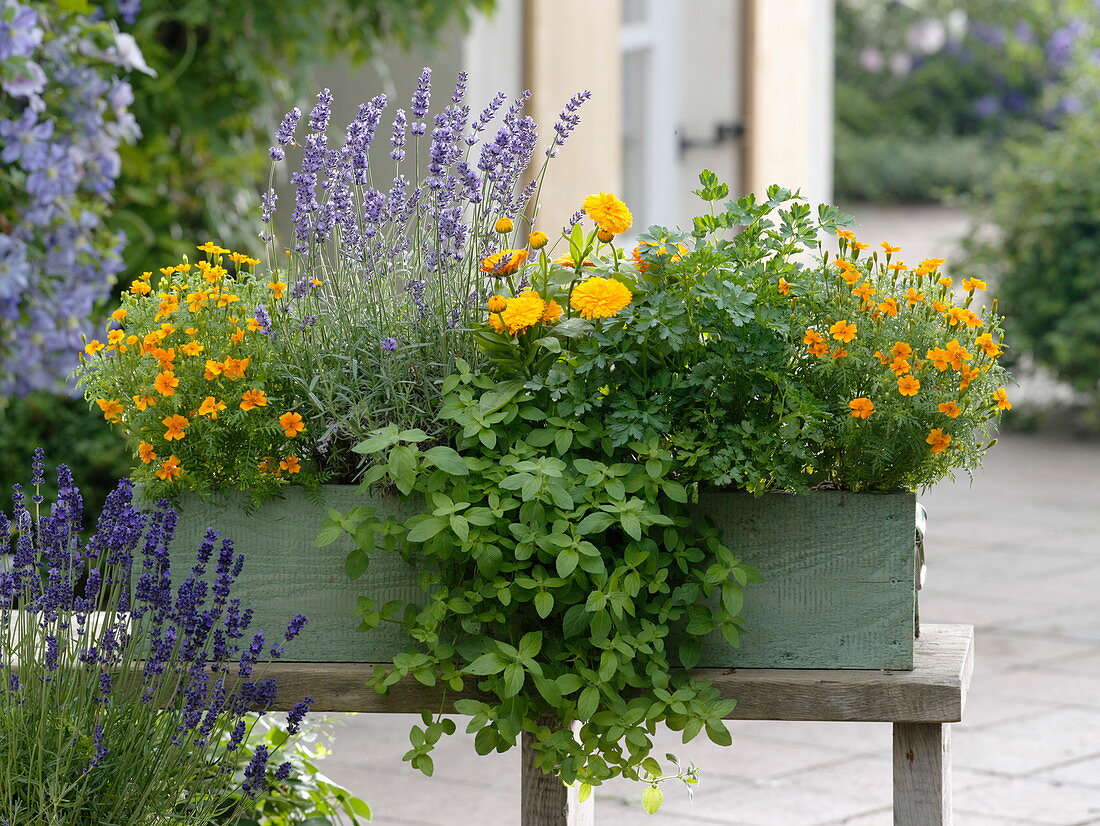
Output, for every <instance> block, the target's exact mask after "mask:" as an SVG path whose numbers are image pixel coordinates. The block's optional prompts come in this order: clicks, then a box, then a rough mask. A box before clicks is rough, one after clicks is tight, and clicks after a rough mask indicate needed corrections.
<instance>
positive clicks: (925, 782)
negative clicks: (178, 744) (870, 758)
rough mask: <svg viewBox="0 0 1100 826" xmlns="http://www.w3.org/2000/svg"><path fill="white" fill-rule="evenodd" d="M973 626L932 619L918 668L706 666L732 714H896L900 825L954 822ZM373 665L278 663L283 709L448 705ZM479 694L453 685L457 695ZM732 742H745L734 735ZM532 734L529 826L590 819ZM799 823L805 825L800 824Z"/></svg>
mask: <svg viewBox="0 0 1100 826" xmlns="http://www.w3.org/2000/svg"><path fill="white" fill-rule="evenodd" d="M973 643H974V630H973V627H972V626H969V625H923V626H922V627H921V635H920V637H919V638H918V639H917V641H916V651H915V658H914V659H915V666H914V668H913V670H912V671H831V670H830V671H811V670H805V671H802V670H789V669H727V670H722V669H699V671H698V674H699V676H700V677H702V678H703V679H707V680H710V681H712V682H713V683H714V684H715V685H716V686H717V687H718V689H719V690H720V691H721V692H722V694H723V696H725V697H730V698H733V699H735V700H737V707H736V708H734V710H733V712H732V713H731V714H730V715H729V719H731V720H821V721H840V722H863V723H869V722H889V723H893V725H894V750H893V753H894V824H895V826H949V825H950V824H951V822H952V815H951V738H950V724H951V723H957V722H959V721H960V720H962V714H963V705H964V703H965V701H966V692H967V689H968V687H969V685H970V674H971V670H972V667H973V656H974V655H973V648H974V645H973ZM373 670H374V666H373V665H369V664H347V663H345V664H341V663H275V664H273V665H271V666H270V667H269V668H268V670H267V672H266V674H265V676H271V677H275V678H276V679H277V680H278V681H279V699H278V701H277V706H276V707H277V709H282V710H286V709H288V708H289V707H290V706H291V705H293V704H294V703H295V702H296V701H297V700H299V699H300V698H301V697H302V696H303V695H307V694H308V695H309V696H311V697H313V699H314V709H315V710H317V711H335V712H339V711H355V712H390V713H393V712H405V713H414V712H415V713H419V712H420V711H422V710H423V709H435V708H439V707H440V692H439V689H437V688H428V687H426V686H423V685H421V684H420V683H417V682H415V681H412V680H409V681H406V682H402V683H400V684H398V685H396V686H394V687H393V688H392V689H391V690H390V692H389V693H388V694H386V695H385V696H380V695H378V694H377V693H376V692H375V691H374V689H372V688H370V686H369V685H368V684H367V683H368V680H369V678H370V675H371V672H372V671H373ZM461 696H474V695H472V694H467V695H458V694H454V693H450V694H448V700H449V702H454V700H456V699H459V697H461ZM732 748H737V741H736V739H735V740H734V745H733V746H732ZM530 755H531V750H530V747H529V744H528V743H527V742H526V740H525V741H524V744H523V760H522V778H521V783H522V803H521V809H522V817H521V824H522V826H591V824H593V823H594V817H595V810H594V807H593V804H594V795H593V797H590V798H589V799H588V800H587V801H586V802H585V803H584V804H579V803H578V802H577V801H576V799H575V796H574V794H573V793H572V792H571V791H570V790H568V789H566V788H565V787H563V786H562V784H561V783H560V781H558V780H557V779H556V778H554V777H551V776H549V775H545V774H543V773H542V772H541V771H539V770H537V769H535V768H534V767H533V766H532V765H531V761H530ZM792 826H796V825H795V824H792Z"/></svg>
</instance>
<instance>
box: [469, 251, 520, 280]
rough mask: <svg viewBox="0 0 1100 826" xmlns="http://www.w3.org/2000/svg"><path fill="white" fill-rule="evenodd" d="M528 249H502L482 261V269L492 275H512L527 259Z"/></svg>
mask: <svg viewBox="0 0 1100 826" xmlns="http://www.w3.org/2000/svg"><path fill="white" fill-rule="evenodd" d="M528 254H529V253H528V252H527V250H501V251H500V252H494V253H493V254H492V255H490V256H488V257H487V258H485V259H484V260H483V261H482V262H481V271H482V272H487V273H489V274H491V275H511V274H512V273H514V272H515V271H516V270H518V269H519V268H520V267H522V266H523V263H524V262H525V261H526V260H527V256H528Z"/></svg>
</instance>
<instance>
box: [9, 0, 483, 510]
mask: <svg viewBox="0 0 1100 826" xmlns="http://www.w3.org/2000/svg"><path fill="white" fill-rule="evenodd" d="M70 5H72V0H70ZM94 5H95V4H83V3H79V2H77V3H76V6H85V7H86V8H87V10H88V11H93V10H94V9H93V6H94ZM137 5H138V4H137V3H136V2H134V0H122V2H118V3H116V2H114V0H112V1H111V2H110V3H107V4H105V5H104V8H103V9H102V10H103V11H104V12H105V13H106V14H107V16H108V17H109V18H112V19H114V20H115V21H116V22H117V24H118V26H119V28H120V29H121V30H122V31H124V32H128V33H130V34H132V35H133V36H134V38H135V39H136V40H137V43H138V46H139V47H140V48H141V50H142V52H143V54H144V57H145V61H146V63H148V65H149V66H150V67H151V68H152V69H153V70H155V71H156V73H157V74H156V77H150V76H146V75H143V74H140V73H132V74H131V75H130V80H131V83H132V85H133V89H134V97H135V100H134V103H133V105H132V106H131V107H130V109H131V111H132V112H133V114H134V115H135V116H136V118H137V121H138V123H139V124H140V126H141V130H142V137H141V139H140V140H138V141H137V142H136V143H135V144H134V145H132V146H124V147H122V148H121V150H120V151H121V155H122V174H121V176H120V178H119V180H118V182H117V184H116V187H115V192H114V197H115V205H114V208H113V210H112V216H111V218H110V220H109V222H108V223H109V225H110V226H111V227H113V228H115V229H121V230H123V231H124V232H125V233H126V235H127V246H126V248H125V251H124V253H123V256H124V259H125V262H126V268H125V270H124V271H123V275H122V277H121V280H122V281H123V282H124V283H129V279H128V278H127V277H126V276H127V274H129V273H140V272H141V271H143V270H148V269H154V268H155V267H156V266H162V265H164V264H165V263H169V262H171V261H172V260H173V259H175V260H178V256H179V255H180V254H181V253H188V254H192V255H193V254H194V252H195V249H194V247H195V245H196V244H198V243H202V242H203V241H206V240H208V239H217V240H218V241H219V242H220V243H222V244H225V245H229V246H233V247H234V248H237V249H241V250H255V249H257V244H258V242H257V241H256V232H257V227H258V218H257V214H258V213H257V210H258V204H259V192H260V191H261V190H262V189H264V188H266V182H267V176H268V170H269V159H268V156H267V148H268V146H269V144H270V142H271V135H272V133H273V132H274V129H275V127H276V126H277V125H278V121H279V119H280V118H281V117H282V114H283V113H284V112H285V111H286V110H287V109H289V108H290V107H291V106H294V105H302V106H306V107H308V105H309V104H310V102H311V101H312V99H313V96H314V95H315V94H316V89H314V88H313V87H314V81H313V74H314V72H315V70H317V69H318V68H319V67H321V66H325V65H331V64H332V63H333V62H339V61H343V62H347V63H351V64H356V63H362V62H364V61H371V60H374V59H376V57H377V56H378V54H379V52H380V51H381V50H382V49H385V48H393V47H402V46H407V45H409V44H411V43H421V44H422V43H423V42H425V41H430V40H431V39H433V38H438V37H440V36H441V35H442V34H443V33H445V32H446V31H447V30H448V29H449V28H451V27H454V26H465V25H467V24H468V22H469V20H470V18H471V17H472V15H473V14H474V12H475V11H477V10H479V9H488V8H491V7H492V5H493V3H492V0H371V2H369V3H367V2H362V1H361V0H328V2H325V3H317V2H315V0H248V2H233V1H232V0H141V3H140V9H139V10H138V11H137V14H136V16H135V17H133V22H132V23H127V22H126V19H129V18H130V14H129V13H130V12H132V11H133V10H134V8H135V6H137ZM124 18H125V19H124ZM242 46H243V47H242ZM158 262H160V263H158ZM108 309H110V308H109V307H108ZM57 378H58V380H59V385H60V383H61V380H63V379H64V376H58V377H57ZM37 446H42V447H44V448H45V449H46V454H47V458H48V461H49V462H50V463H51V465H53V464H56V463H57V462H64V463H66V464H68V465H69V466H70V467H71V468H72V469H73V471H74V474H75V476H76V481H77V483H78V484H79V485H80V487H81V488H82V489H83V490H85V491H86V493H87V494H89V495H90V496H93V497H94V496H95V493H94V492H95V491H101V492H104V493H105V492H106V491H109V490H110V489H111V488H112V487H113V481H114V480H115V479H117V478H118V476H120V475H125V473H126V472H127V470H128V468H129V460H128V457H127V455H126V454H125V453H124V452H123V449H122V447H123V444H122V440H121V439H118V438H116V436H115V435H114V434H113V433H112V432H111V431H110V428H109V426H108V425H107V424H106V423H105V422H104V421H103V417H102V416H101V415H100V414H99V411H95V412H90V411H88V409H87V405H86V404H85V403H84V402H83V400H74V399H71V398H69V397H68V396H66V395H65V394H64V391H63V390H61V391H60V393H59V394H58V395H55V394H51V393H45V392H35V393H32V394H31V395H29V396H27V397H25V398H16V397H8V398H4V397H0V490H3V491H7V490H8V489H9V488H10V486H11V485H12V484H14V483H15V482H20V481H21V482H24V483H25V482H26V478H25V477H26V474H27V472H28V470H27V469H28V468H30V457H31V452H32V451H33V450H34V448H35V447H37ZM5 498H6V494H5ZM90 504H91V505H92V506H93V507H98V503H96V502H91V503H90Z"/></svg>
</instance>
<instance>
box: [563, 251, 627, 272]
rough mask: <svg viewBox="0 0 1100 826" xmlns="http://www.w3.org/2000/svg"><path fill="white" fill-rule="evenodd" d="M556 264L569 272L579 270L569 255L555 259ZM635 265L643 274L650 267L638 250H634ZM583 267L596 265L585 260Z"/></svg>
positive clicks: (587, 259)
mask: <svg viewBox="0 0 1100 826" xmlns="http://www.w3.org/2000/svg"><path fill="white" fill-rule="evenodd" d="M554 263H555V264H560V265H561V266H563V267H565V268H566V269H567V270H575V269H576V268H577V264H576V262H575V261H574V260H573V257H572V256H569V255H563V256H562V257H561V258H555V259H554ZM634 263H636V264H637V265H638V267H639V268H640V269H641V270H642V272H645V269H646V267H647V266H648V265H646V264H645V263H644V262H643V261H642V259H641V258H640V257H639V256H638V250H637V249H635V250H634ZM581 266H582V267H594V266H596V265H595V264H593V263H592V259H591V258H585V259H584V262H583V263H582V264H581Z"/></svg>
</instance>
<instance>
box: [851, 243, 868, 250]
mask: <svg viewBox="0 0 1100 826" xmlns="http://www.w3.org/2000/svg"><path fill="white" fill-rule="evenodd" d="M870 247H871V245H870V244H864V243H863V242H862V241H853V242H852V249H854V250H865V249H870Z"/></svg>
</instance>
